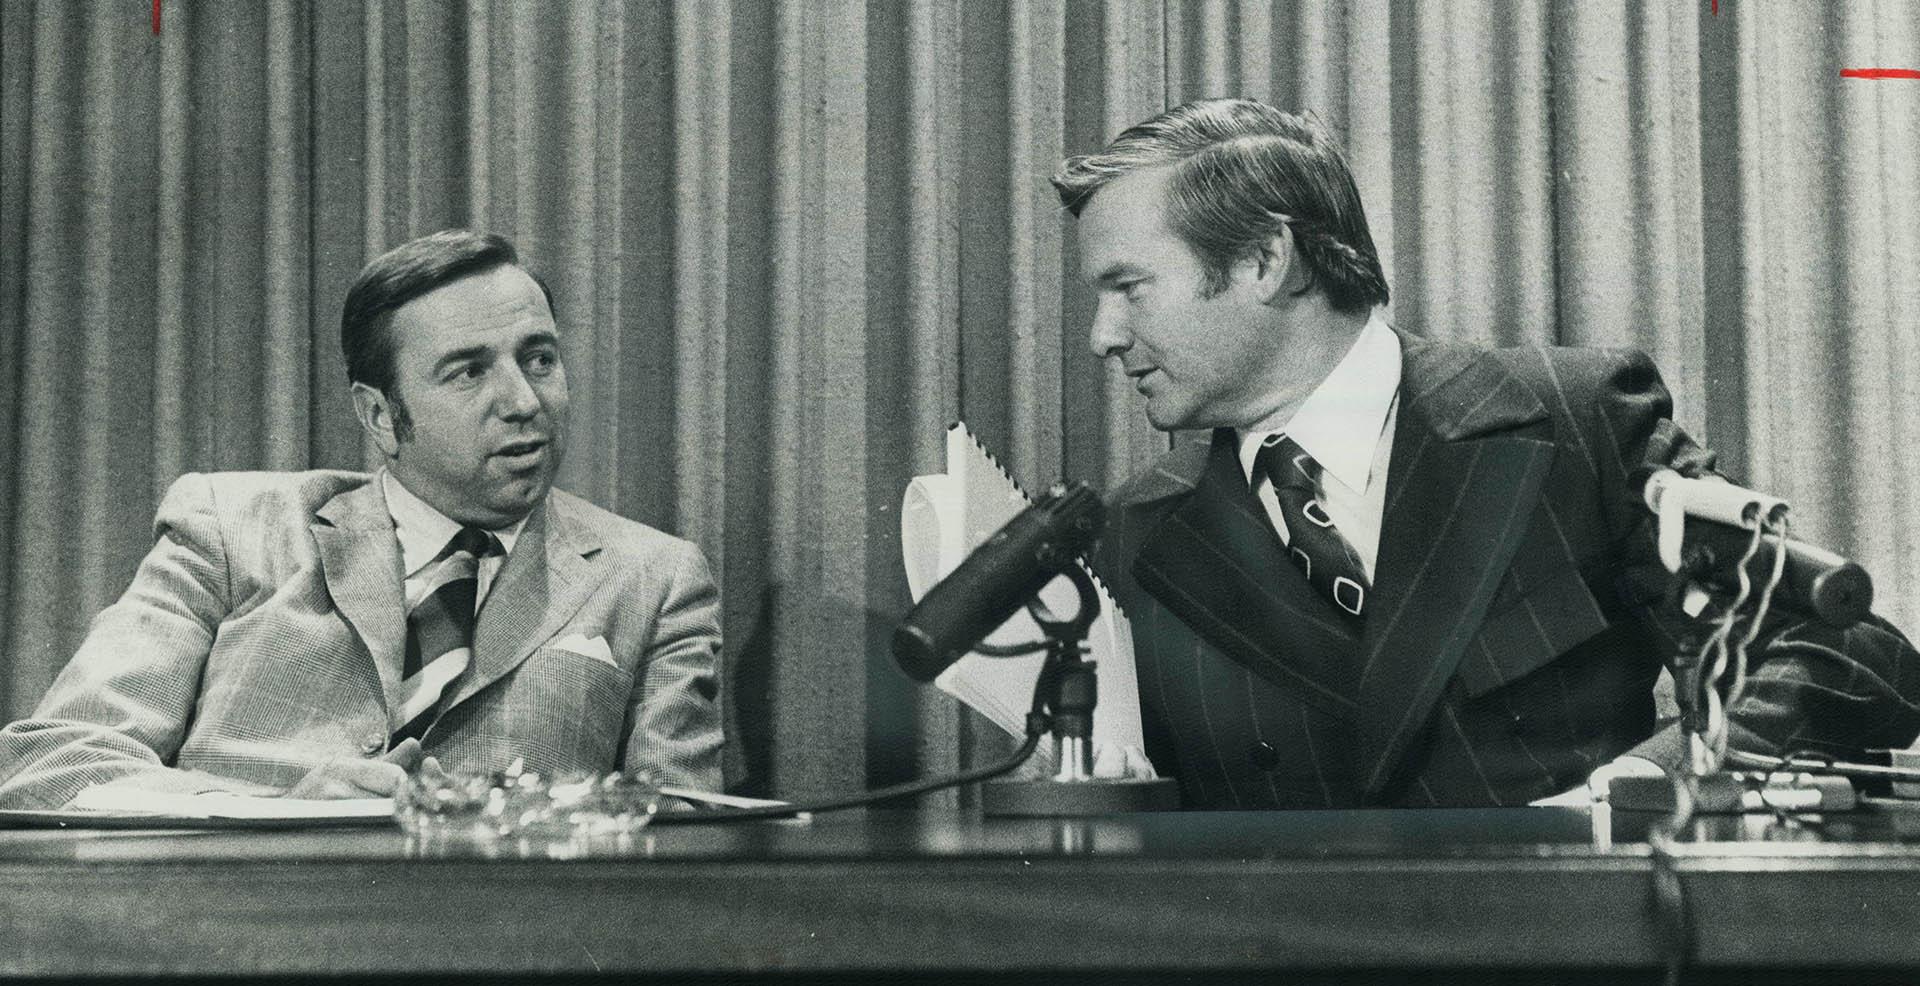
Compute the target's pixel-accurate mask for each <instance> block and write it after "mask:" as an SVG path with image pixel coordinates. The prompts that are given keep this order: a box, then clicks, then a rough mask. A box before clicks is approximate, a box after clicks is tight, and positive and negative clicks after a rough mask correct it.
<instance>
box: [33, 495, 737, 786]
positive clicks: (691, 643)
mask: <svg viewBox="0 0 1920 986" xmlns="http://www.w3.org/2000/svg"><path fill="white" fill-rule="evenodd" d="M371 479H372V477H369V476H366V475H364V474H360V473H346V472H306V473H224V474H212V475H191V474H190V475H186V476H182V477H181V478H180V479H179V480H178V481H177V482H175V483H174V484H173V488H172V489H171V490H169V491H168V493H167V496H166V498H165V500H164V501H163V502H162V503H161V506H160V511H159V514H158V516H157V518H156V520H155V523H154V526H155V530H156V534H157V543H156V544H155V545H154V548H153V550H152V551H151V552H150V553H149V554H148V555H147V557H146V559H145V560H144V561H142V562H141V564H140V568H139V571H138V572H137V573H136V574H135V576H134V579H133V583H132V585H131V586H130V587H129V588H128V589H127V591H126V593H125V594H124V595H123V596H121V598H120V600H119V601H118V602H116V603H114V604H113V605H112V606H109V607H108V608H106V609H105V610H103V611H101V613H100V615H99V617H98V618H96V619H95V621H94V624H93V627H92V629H91V630H90V631H89V633H88V635H87V638H86V641H85V642H84V643H82V644H81V647H80V650H79V652H78V653H77V654H76V655H75V656H74V658H73V661H72V662H71V663H70V664H69V665H68V666H67V667H66V669H65V670H64V671H63V672H62V673H61V674H60V676H59V678H58V679H57V680H56V681H55V682H54V684H53V687H52V688H51V689H50V690H49V691H48V692H47V695H46V697H45V698H44V699H42V701H41V703H40V705H39V707H38V708H37V709H36V710H35V711H34V713H33V716H32V717H31V718H28V719H24V720H21V721H19V722H16V723H13V724H12V725H10V726H8V727H6V729H4V730H0V805H5V806H6V807H57V806H59V805H62V804H65V803H66V802H67V801H68V800H70V799H71V798H72V797H73V796H74V795H76V794H78V793H79V792H80V790H81V789H82V788H84V787H86V786H88V785H90V784H96V783H113V784H118V785H127V786H133V787H138V788H144V789H153V790H168V791H186V792H197V791H205V790H216V789H225V790H235V791H241V792H246V793H270V792H277V791H279V790H283V789H285V788H287V787H289V786H291V785H293V784H294V783H295V782H297V781H298V780H299V779H300V778H301V777H302V776H304V775H305V774H306V773H307V771H308V770H310V769H311V768H313V767H314V766H316V765H318V764H320V763H322V762H324V761H326V760H329V759H333V758H339V757H358V756H370V755H374V754H377V753H379V752H381V750H382V749H383V748H384V746H385V742H386V738H387V732H388V713H387V705H388V702H390V701H393V700H395V695H396V693H397V690H398V687H399V682H398V681H397V680H396V676H397V669H398V668H399V667H400V663H401V662H400V652H401V650H402V648H403V647H404V646H405V634H406V619H405V614H404V612H403V608H404V603H403V601H402V598H403V597H402V578H401V576H402V572H401V561H400V548H399V543H398V541H397V540H396V539H395V537H394V533H393V522H392V520H391V518H390V517H389V515H388V513H387V507H386V500H385V498H384V496H382V494H381V492H380V486H379V483H377V482H371V481H370V480H371ZM717 613H718V592H717V590H716V589H715V587H714V584H713V580H712V578H711V577H710V576H709V574H708V572H707V566H706V562H705V561H704V559H702V557H701V555H700V551H699V549H698V548H696V547H694V546H693V545H692V544H690V543H688V542H685V541H681V540H679V539H677V538H673V537H669V536H668V535H666V534H663V533H661V532H659V531H657V530H654V529H653V528H650V527H647V526H645V525H643V524H639V523H635V522H634V521H630V520H626V519H624V518H621V517H617V516H615V515H613V514H611V513H608V512H606V511H604V510H601V509H599V508H598V507H595V506H593V505H591V504H589V503H587V502H586V501H584V500H581V499H579V498H578V497H574V496H572V495H570V494H567V493H564V492H561V491H559V490H555V491H553V492H552V493H551V494H550V495H549V496H548V497H547V499H546V501H545V502H544V503H542V504H541V505H540V506H539V507H537V508H536V509H535V510H534V512H533V514H532V515H531V516H530V517H529V519H528V522H527V524H526V526H525V527H524V528H523V529H522V533H521V536H520V540H519V541H518V542H517V543H516V545H515V547H514V551H513V553H512V555H510V556H509V557H508V559H507V562H506V564H505V565H503V566H501V569H500V572H499V575H498V576H497V577H496V578H495V580H494V584H493V587H492V589H491V590H490V591H489V592H488V595H487V598H486V600H485V602H484V604H483V605H482V606H481V608H480V612H479V615H478V619H477V621H476V626H475V629H474V657H473V664H472V666H471V668H470V669H469V670H468V672H467V674H466V675H464V676H463V677H461V678H460V679H458V680H456V681H455V682H454V683H453V684H452V685H450V686H449V687H450V688H452V689H453V690H454V691H453V694H452V697H451V700H450V703H449V704H448V705H447V706H446V709H445V711H444V713H443V714H442V715H441V717H440V719H439V720H438V721H437V722H436V723H435V724H434V726H433V727H432V728H431V729H430V730H428V731H427V733H426V734H425V736H424V737H423V744H424V746H425V748H426V751H427V752H428V753H430V754H432V755H434V756H437V757H439V758H440V759H441V761H442V762H443V763H445V764H446V765H448V766H449V767H454V768H473V769H481V770H501V769H505V768H506V767H507V766H508V764H509V763H510V762H511V761H512V760H513V759H514V758H515V757H521V758H524V760H525V762H526V764H527V766H528V768H529V769H533V770H539V771H541V772H552V771H559V770H570V769H581V770H593V771H606V770H611V769H614V768H616V767H620V766H625V767H629V768H646V769H651V770H653V771H654V772H655V773H656V774H657V775H658V776H659V777H661V778H662V779H663V780H664V781H668V782H672V783H680V784H688V785H693V786H696V787H700V788H706V789H710V790H713V789H718V787H719V785H720V768H719V763H720V748H721V731H720V726H719V717H718V712H717V707H716V704H715V692H716V683H715V677H714V659H715V654H716V653H717V651H718V648H719V641H720V638H719V627H718V624H717ZM573 633H579V634H583V635H585V636H586V637H589V638H591V637H594V636H596V635H597V636H604V637H605V638H606V640H607V643H608V644H609V645H610V648H611V650H612V653H613V657H614V660H615V662H616V664H617V666H616V664H609V663H606V662H604V661H601V660H598V659H596V658H593V657H588V656H583V655H580V654H576V653H573V652H572V651H569V650H562V649H557V648H555V647H553V646H551V645H552V643H553V642H554V641H555V640H558V639H562V638H564V637H566V636H568V635H570V634H573ZM375 655H380V656H381V658H382V659H381V660H375Z"/></svg>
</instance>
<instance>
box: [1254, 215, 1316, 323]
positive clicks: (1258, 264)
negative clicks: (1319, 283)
mask: <svg viewBox="0 0 1920 986" xmlns="http://www.w3.org/2000/svg"><path fill="white" fill-rule="evenodd" d="M1247 263H1249V264H1251V266H1252V276H1253V279H1252V283H1251V286H1252V288H1253V289H1254V296H1255V297H1256V298H1258V299H1259V301H1260V303H1261V304H1263V305H1270V304H1273V303H1274V301H1275V300H1276V299H1278V298H1279V297H1280V296H1281V293H1282V292H1285V293H1287V294H1288V295H1296V294H1300V293H1302V292H1301V289H1303V288H1304V287H1305V286H1306V276H1307V266H1306V264H1305V263H1303V262H1302V258H1301V257H1300V253H1299V251H1298V250H1296V249H1295V248H1294V242H1293V229H1292V228H1291V227H1289V226H1287V225H1286V224H1285V223H1282V224H1281V225H1280V231H1279V232H1277V233H1275V234H1274V235H1272V236H1270V237H1268V238H1267V242H1265V243H1262V244H1261V245H1260V252H1259V253H1258V254H1256V255H1255V256H1254V257H1253V259H1252V260H1251V261H1248V262H1247Z"/></svg>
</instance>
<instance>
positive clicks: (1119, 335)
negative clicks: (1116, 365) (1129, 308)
mask: <svg viewBox="0 0 1920 986" xmlns="http://www.w3.org/2000/svg"><path fill="white" fill-rule="evenodd" d="M1087 348H1088V349H1091V350H1093V355H1095V356H1098V357H1100V358H1101V359H1106V358H1107V357H1109V356H1118V355H1120V354H1121V353H1124V352H1126V351H1127V350H1129V349H1131V348H1133V336H1132V334H1130V333H1129V332H1127V330H1126V318H1125V312H1124V311H1123V310H1122V309H1121V306H1120V305H1118V304H1116V303H1115V302H1113V301H1112V300H1109V299H1107V298H1104V297H1103V298H1101V299H1100V301H1099V303H1098V304H1097V305H1095V307H1094V309H1093V325H1091V326H1090V327H1088V329H1087Z"/></svg>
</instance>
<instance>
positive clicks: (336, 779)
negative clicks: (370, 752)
mask: <svg viewBox="0 0 1920 986" xmlns="http://www.w3.org/2000/svg"><path fill="white" fill-rule="evenodd" d="M415 771H418V772H420V773H422V774H427V775H438V774H441V773H443V771H442V770H441V769H440V761H438V760H435V759H434V758H432V757H423V756H421V754H420V741H419V740H417V739H405V740H402V741H401V742H400V745H399V746H396V747H394V748H393V749H391V750H388V751H387V752H386V753H383V754H381V755H380V757H379V758H378V759H374V760H346V759H340V760H329V761H327V762H326V763H323V764H321V765H320V766H318V767H315V768H313V769H312V770H310V771H308V772H307V776H305V777H302V778H300V783H298V784H295V785H294V786H292V787H290V788H288V789H287V792H286V793H285V794H284V795H281V796H282V797H286V798H310V799H315V800H331V799H339V798H390V797H392V796H393V795H394V792H396V791H398V790H400V785H402V784H404V783H406V780H407V775H408V774H409V773H412V772H415Z"/></svg>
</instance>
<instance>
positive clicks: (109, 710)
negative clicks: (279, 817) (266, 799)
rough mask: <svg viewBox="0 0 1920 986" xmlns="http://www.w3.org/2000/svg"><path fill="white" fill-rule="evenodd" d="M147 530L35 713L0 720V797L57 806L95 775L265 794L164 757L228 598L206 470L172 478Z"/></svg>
mask: <svg viewBox="0 0 1920 986" xmlns="http://www.w3.org/2000/svg"><path fill="white" fill-rule="evenodd" d="M154 531H155V536H156V539H155V543H154V546H153V549H152V550H151V551H149V552H148V553H147V556H146V558H145V559H144V560H142V561H141V563H140V567H139V570H138V571H137V572H136V573H135V574H134V577H133V583H132V584H131V585H130V586H128V588H127V591H126V592H125V593H124V594H122V595H121V597H120V599H119V600H118V601H117V602H115V603H114V604H113V605H111V606H109V607H107V608H106V609H104V610H102V611H101V612H100V615H99V616H98V617H96V618H95V619H94V621H93V625H92V627H91V628H90V629H89V630H88V632H87V637H86V640H85V641H84V642H82V643H81V645H80V650H79V651H78V653H76V654H75V655H74V657H73V660H72V661H71V662H70V663H68V665H67V666H66V668H65V669H64V670H63V671H61V673H60V675H59V677H58V678H56V679H55V680H54V683H53V687H52V688H50V689H49V690H48V691H47V694H46V696H45V697H44V698H42V699H41V701H40V704H39V706H38V707H36V708H35V709H34V712H33V714H32V715H31V716H30V717H28V718H26V719H22V720H20V721H18V722H15V723H13V724H11V725H9V726H7V727H6V728H5V729H0V807H7V808H59V807H62V806H64V805H65V804H67V803H68V802H69V801H71V800H72V799H73V798H74V796H76V795H78V794H79V793H80V792H81V791H82V790H83V789H85V788H87V787H89V786H91V785H95V784H113V785H114V786H116V787H120V786H124V787H130V788H134V789H139V790H154V791H167V792H174V793H199V792H203V791H212V790H231V791H239V792H243V793H265V791H264V789H261V788H258V787H256V786H254V785H249V784H246V783H245V782H241V781H236V780H232V779H227V778H221V777H216V776H214V775H211V774H206V773H203V772H199V771H184V770H177V769H174V768H173V767H171V766H170V764H172V763H173V761H174V759H175V757H176V755H177V754H178V752H179V749H180V744H181V743H182V741H183V739H184V737H185V734H186V729H187V724H188V723H189V722H191V721H192V716H193V709H194V704H195V702H196V700H197V698H198V695H199V690H200V677H201V671H202V669H203V668H204V667H205V664H206V660H207V654H208V651H209V650H210V649H211V647H212V644H213V638H214V633H215V631H216V629H217V628H218V627H219V625H220V622H221V620H222V619H223V618H224V617H225V616H226V613H227V609H228V607H229V605H230V600H229V598H228V580H227V565H226V557H225V554H224V550H223V539H222V537H221V531H220V525H219V523H218V520H217V518H216V516H215V513H214V508H213V494H212V488H211V486H210V484H209V483H208V481H207V479H206V477H204V476H198V475H193V474H189V475H186V476H182V477H181V478H180V479H179V480H178V481H176V482H175V483H174V484H173V487H172V488H171V489H170V490H168V491H167V495H166V497H165V499H164V500H163V501H162V503H161V505H160V510H159V513H158V514H157V516H156V518H155V520H154Z"/></svg>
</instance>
